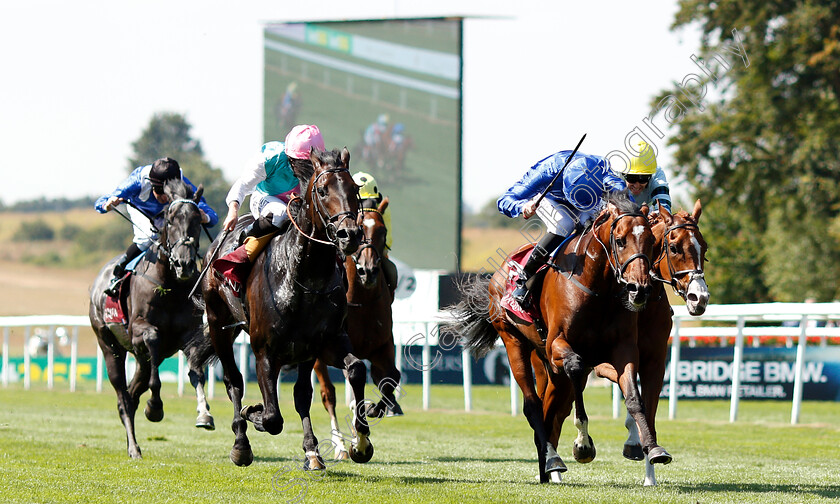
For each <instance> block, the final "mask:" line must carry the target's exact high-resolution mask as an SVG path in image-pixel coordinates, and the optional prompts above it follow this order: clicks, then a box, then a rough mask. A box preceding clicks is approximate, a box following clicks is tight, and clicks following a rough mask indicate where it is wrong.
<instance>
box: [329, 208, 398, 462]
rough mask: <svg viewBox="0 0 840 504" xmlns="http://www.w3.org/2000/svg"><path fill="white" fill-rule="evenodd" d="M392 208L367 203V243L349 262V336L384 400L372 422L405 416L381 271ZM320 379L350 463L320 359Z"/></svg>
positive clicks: (339, 446)
mask: <svg viewBox="0 0 840 504" xmlns="http://www.w3.org/2000/svg"><path fill="white" fill-rule="evenodd" d="M386 208H388V198H385V199H383V200H382V202H381V203H379V205H376V201H375V200H373V199H369V200H364V201H362V203H361V208H359V220H358V224H359V225H360V226H361V228H362V230H363V233H364V238H363V239H362V246H361V247H359V249H358V250H357V251H356V252H355V253H353V254H351V255H349V256H347V258H346V259H345V261H344V269H345V270H346V271H347V281H348V289H347V334H348V335H349V336H350V343H351V345H352V346H353V354H354V355H356V356H357V357H359V358H361V359H367V360H369V361H370V364H371V368H370V375H371V378H373V382H374V383H375V384H376V385H377V390H378V392H379V394H380V396H381V399H380V401H379V402H378V403H376V404H369V405H368V406H367V412H366V414H367V415H368V416H369V417H373V418H381V417H383V416H386V415H387V416H398V415H402V408H400V405H399V404H397V400H396V398H395V397H394V389H395V387H397V386H398V384H399V382H400V372H399V370H397V367H396V366H395V365H394V334H393V323H392V320H391V302H392V301H393V298H392V297H391V292H390V290H389V288H388V283H387V282H386V281H385V274H384V273H383V272H382V269H381V267H380V264H381V261H382V257H383V254H384V253H385V238H386V233H387V228H386V227H385V221H384V220H383V218H382V213H383V212H384V211H385V209H386ZM315 374H316V375H317V376H318V381H320V383H321V402H322V403H323V404H324V408H325V409H326V410H327V412H328V413H329V414H330V422H331V424H332V433H333V438H332V439H333V443H335V445H336V453H338V458H340V459H346V458H347V456H348V455H347V449H346V448H345V446H344V440H343V437H342V435H341V432H340V429H339V423H338V421H337V419H336V416H335V405H336V398H335V386H334V385H333V383H332V381H331V380H330V376H329V373H328V372H327V366H326V364H324V362H323V361H321V360H320V359H319V360H317V361H315Z"/></svg>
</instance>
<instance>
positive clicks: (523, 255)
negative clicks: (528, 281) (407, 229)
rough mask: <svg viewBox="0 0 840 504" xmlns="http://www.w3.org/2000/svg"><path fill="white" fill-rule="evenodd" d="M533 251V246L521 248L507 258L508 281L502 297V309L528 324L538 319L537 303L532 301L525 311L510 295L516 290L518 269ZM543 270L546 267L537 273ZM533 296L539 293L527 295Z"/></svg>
mask: <svg viewBox="0 0 840 504" xmlns="http://www.w3.org/2000/svg"><path fill="white" fill-rule="evenodd" d="M533 251H534V247H533V246H531V247H528V248H522V249H519V250H518V251H516V252H514V253H513V255H511V256H510V257H509V258H508V265H509V266H510V269H509V271H508V281H507V285H506V286H505V294H504V296H502V308H504V309H505V310H507V311H509V312H511V313H512V314H513V315H514V316H516V317H518V318H520V319H522V320H524V321H526V322H530V323H533V322H534V320H535V319H538V318H540V310H539V303H538V302H537V301H536V300H533V302H532V303H531V306H530V307H529V308H528V309H527V310H526V309H523V308H522V307H521V306H519V303H517V302H516V300H515V299H513V295H512V294H513V290H514V289H516V280H517V279H518V278H519V271H520V268H521V267H523V266H524V265H525V263H526V262H527V261H528V258H529V257H531V252H533ZM512 262H513V263H516V264H518V265H519V266H520V268H517V267H516V266H514V265H512V264H510V263H512ZM544 268H546V266H541V267H540V269H539V270H537V271H538V272H539V271H542V270H543V269H544ZM534 294H537V295H538V294H539V293H536V292H532V293H530V294H528V295H529V296H533V295H534Z"/></svg>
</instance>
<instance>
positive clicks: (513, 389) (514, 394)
mask: <svg viewBox="0 0 840 504" xmlns="http://www.w3.org/2000/svg"><path fill="white" fill-rule="evenodd" d="M508 371H510V416H514V417H515V416H516V410H518V409H519V407H518V406H517V404H516V403H517V402H518V401H517V399H518V394H517V387H518V385H517V384H516V377H515V376H513V369H512V368H510V367H508Z"/></svg>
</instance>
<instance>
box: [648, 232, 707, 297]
mask: <svg viewBox="0 0 840 504" xmlns="http://www.w3.org/2000/svg"><path fill="white" fill-rule="evenodd" d="M677 229H696V230H697V232H700V227H699V226H698V225H697V224H694V223H693V222H686V223H684V224H677V225H674V226H671V227H669V228H668V229H666V230H665V236H664V237H663V241H662V253H661V254H660V255H659V257H658V258H657V259H656V261H654V263H653V265H652V266H651V272H650V277H651V278H652V279H654V280H657V281H659V282H662V283H665V284H668V285H670V286H671V288H673V289H674V292H676V293H677V295H678V296H680V297H681V298H683V299H685V297H686V291H684V290H682V289H681V288H680V287H679V282H678V281H677V277H680V276H683V275H686V274H687V275H688V284H686V285H690V284H691V282H693V281H694V280H696V279H702V278H705V273H704V272H703V270H702V269H684V270H680V271H674V265H673V264H672V263H671V258H670V256H668V249H669V248H670V244H671V242H670V241H669V239H668V236H669V235H670V234H671V232H672V231H676V230H677ZM662 259H665V264H667V265H668V275H669V276H670V277H671V279H670V280H666V279H664V278H662V277H661V276H659V275H658V274H657V271H658V268H657V266H658V265H659V263H660V262H662ZM697 259H698V261H699V260H701V258H699V257H698V258H697ZM701 266H702V262H701Z"/></svg>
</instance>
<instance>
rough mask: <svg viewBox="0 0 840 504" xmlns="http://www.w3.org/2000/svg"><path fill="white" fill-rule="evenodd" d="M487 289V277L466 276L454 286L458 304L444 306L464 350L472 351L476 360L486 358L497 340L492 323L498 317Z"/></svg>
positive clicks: (488, 285)
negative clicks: (458, 299)
mask: <svg viewBox="0 0 840 504" xmlns="http://www.w3.org/2000/svg"><path fill="white" fill-rule="evenodd" d="M489 287H490V279H489V278H483V277H482V276H480V275H474V276H471V277H467V278H465V279H464V280H463V281H461V282H459V283H458V285H457V288H458V291H459V292H460V293H461V301H459V302H458V303H457V304H455V305H452V306H449V307H447V310H448V311H449V312H450V313H451V314H452V316H453V317H454V319H455V321H454V323H453V327H452V329H453V330H454V331H455V333H456V334H458V336H459V339H460V340H461V344H462V345H463V346H464V348H469V349H472V353H473V355H475V356H476V357H483V356H485V355H487V353H488V352H490V350H492V349H493V347H494V346H495V345H496V339H498V337H499V333H497V332H496V329H495V328H493V325H492V324H491V321H492V320H493V318H494V317H496V316H498V314H497V312H496V310H494V309H493V306H494V305H492V304H491V302H490V292H489Z"/></svg>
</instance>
